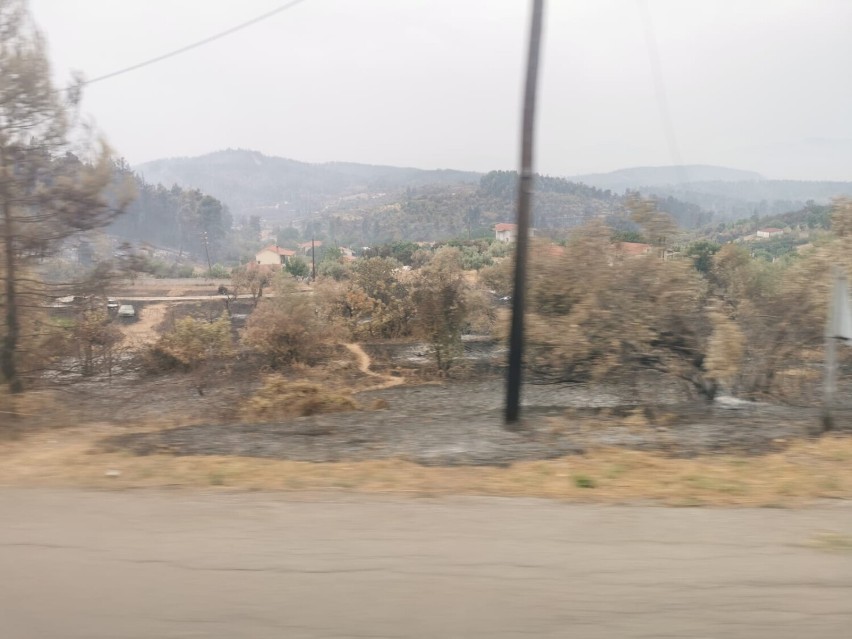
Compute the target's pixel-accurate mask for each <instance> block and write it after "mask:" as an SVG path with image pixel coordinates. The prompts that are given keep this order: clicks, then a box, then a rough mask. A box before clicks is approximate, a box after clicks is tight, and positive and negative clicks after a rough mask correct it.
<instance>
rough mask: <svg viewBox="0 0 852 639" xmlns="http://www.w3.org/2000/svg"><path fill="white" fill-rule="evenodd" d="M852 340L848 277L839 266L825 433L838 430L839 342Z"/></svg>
mask: <svg viewBox="0 0 852 639" xmlns="http://www.w3.org/2000/svg"><path fill="white" fill-rule="evenodd" d="M850 339H852V310H850V308H849V289H848V287H847V284H846V275H845V274H844V273H843V272H842V271H841V270H840V267H839V266H835V267H834V268H833V270H832V277H831V294H830V297H829V302H828V322H827V323H826V327H825V377H824V387H823V401H822V431H823V432H826V431H829V430H831V429H832V428H833V427H834V408H835V406H834V403H835V396H836V394H837V342H838V341H840V340H843V341H844V342H845V341H847V340H850Z"/></svg>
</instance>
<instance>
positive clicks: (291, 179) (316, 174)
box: [136, 149, 480, 221]
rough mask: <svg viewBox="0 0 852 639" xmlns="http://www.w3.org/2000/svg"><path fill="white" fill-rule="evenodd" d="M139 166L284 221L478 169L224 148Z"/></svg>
mask: <svg viewBox="0 0 852 639" xmlns="http://www.w3.org/2000/svg"><path fill="white" fill-rule="evenodd" d="M136 171H137V172H138V173H139V174H140V175H142V176H143V177H144V178H145V179H146V180H147V181H148V182H153V183H156V182H159V183H162V184H168V185H171V184H178V185H180V186H183V187H189V188H197V189H201V190H202V191H204V192H205V193H209V194H210V195H212V196H214V197H216V198H218V199H220V200H222V202H224V203H226V204H227V205H228V206H229V207H230V209H231V210H232V211H233V213H234V214H235V215H237V216H249V215H257V214H260V215H263V216H264V217H266V218H268V219H273V220H276V221H285V220H288V219H292V218H293V217H298V216H303V215H305V214H308V213H313V212H315V211H318V210H321V209H322V208H324V207H325V206H326V205H328V204H329V203H331V202H333V201H335V200H336V199H338V198H341V197H346V196H355V195H358V194H373V195H376V194H382V193H385V192H388V191H400V190H404V189H406V188H417V187H421V186H425V185H433V184H438V185H441V184H444V185H449V184H464V183H467V184H475V183H477V182H478V181H479V178H480V175H479V174H478V173H471V172H465V171H452V170H422V169H414V168H402V167H392V166H372V165H367V164H353V163H346V162H331V163H327V164H308V163H306V162H298V161H296V160H289V159H286V158H280V157H270V156H266V155H263V154H262V153H259V152H257V151H246V150H233V149H229V150H225V151H217V152H215V153H210V154H208V155H202V156H199V157H194V158H170V159H162V160H155V161H153V162H147V163H145V164H141V165H139V166H138V167H136Z"/></svg>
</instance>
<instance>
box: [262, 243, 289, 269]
mask: <svg viewBox="0 0 852 639" xmlns="http://www.w3.org/2000/svg"><path fill="white" fill-rule="evenodd" d="M295 254H296V252H295V251H291V250H289V249H283V248H281V247H279V246H267V247H266V248H264V249H261V250H260V251H258V252H257V253H255V256H254V259H255V260H256V261H257V263H258V264H260V265H267V266H284V265H286V264H287V263H288V262H289V261H290V258H291V257H293V256H294V255H295Z"/></svg>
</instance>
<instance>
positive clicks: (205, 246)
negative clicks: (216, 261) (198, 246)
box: [204, 231, 213, 279]
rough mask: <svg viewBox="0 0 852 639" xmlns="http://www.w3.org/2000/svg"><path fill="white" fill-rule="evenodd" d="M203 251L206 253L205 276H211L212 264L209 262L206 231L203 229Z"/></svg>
mask: <svg viewBox="0 0 852 639" xmlns="http://www.w3.org/2000/svg"><path fill="white" fill-rule="evenodd" d="M204 253H205V254H206V255H207V277H209V278H211V279H212V278H213V265H212V264H211V263H210V247H209V242H208V241H207V231H204Z"/></svg>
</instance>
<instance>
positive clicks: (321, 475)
mask: <svg viewBox="0 0 852 639" xmlns="http://www.w3.org/2000/svg"><path fill="white" fill-rule="evenodd" d="M163 426H166V424H162V425H152V426H151V428H157V427H163ZM118 430H121V429H118V428H116V427H115V426H111V425H109V424H91V425H88V426H85V427H77V428H68V429H62V430H58V431H42V432H40V433H37V434H34V435H31V436H28V437H25V438H22V439H20V440H18V441H7V442H5V443H0V484H3V485H51V486H67V485H71V486H83V487H94V488H122V489H126V488H135V487H162V486H180V487H186V488H198V487H211V486H214V487H224V488H231V489H242V490H285V491H294V490H295V491H314V490H346V491H358V492H366V493H390V494H409V495H415V496H436V495H449V494H464V495H499V496H528V497H544V498H553V499H564V500H571V501H580V502H603V503H630V502H637V501H640V502H648V501H651V502H655V503H660V504H666V505H671V506H698V505H736V506H766V507H786V506H796V505H801V504H805V503H807V502H809V501H813V500H815V499H823V498H834V499H850V498H852V439H850V438H842V437H826V438H823V439H820V440H818V441H809V442H798V443H794V444H793V445H792V446H791V447H790V448H789V449H788V450H787V451H785V452H783V453H778V454H773V455H767V456H764V457H752V458H740V457H732V456H719V457H706V458H699V459H688V460H687V459H668V458H664V457H660V456H657V455H652V454H648V453H641V452H635V451H625V450H615V449H606V450H597V451H592V452H590V453H589V454H587V455H585V456H577V457H567V458H563V459H558V460H549V461H534V462H524V463H518V464H515V465H513V466H511V467H510V468H482V467H458V468H430V467H424V466H419V465H417V464H412V463H409V462H406V461H402V460H382V461H370V462H357V463H330V464H315V463H308V462H292V461H278V460H268V459H256V458H244V457H174V456H171V455H152V456H148V457H135V456H132V455H130V454H123V453H103V452H99V451H98V449H97V441H98V440H99V439H100V438H102V437H104V436H106V435H108V434H115V433H116V432H117V431H118ZM113 471H117V473H118V474H117V476H116V472H113ZM833 545H836V544H833Z"/></svg>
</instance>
